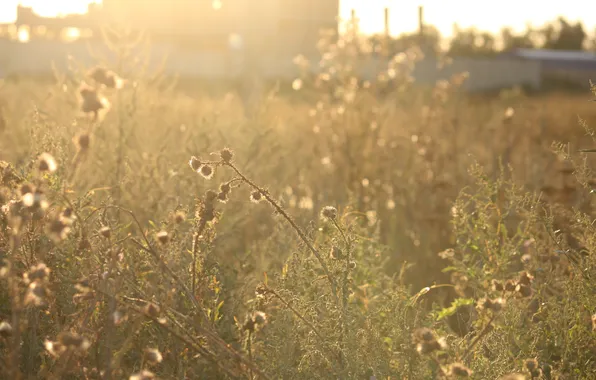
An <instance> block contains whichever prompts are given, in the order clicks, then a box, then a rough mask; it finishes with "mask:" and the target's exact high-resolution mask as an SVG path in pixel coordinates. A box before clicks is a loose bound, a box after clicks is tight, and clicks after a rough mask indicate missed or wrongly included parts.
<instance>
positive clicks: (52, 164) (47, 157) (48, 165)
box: [37, 153, 58, 173]
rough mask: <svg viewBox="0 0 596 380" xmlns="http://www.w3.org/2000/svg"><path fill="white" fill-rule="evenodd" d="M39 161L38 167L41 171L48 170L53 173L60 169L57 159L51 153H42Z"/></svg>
mask: <svg viewBox="0 0 596 380" xmlns="http://www.w3.org/2000/svg"><path fill="white" fill-rule="evenodd" d="M37 161H38V169H39V171H40V172H48V173H53V172H55V171H56V169H58V164H56V160H55V159H54V157H52V155H51V154H49V153H42V154H41V155H40V156H39V158H38V159H37Z"/></svg>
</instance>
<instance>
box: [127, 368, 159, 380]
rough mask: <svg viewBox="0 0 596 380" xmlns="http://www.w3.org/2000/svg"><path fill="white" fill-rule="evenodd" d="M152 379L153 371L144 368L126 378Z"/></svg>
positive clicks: (131, 379)
mask: <svg viewBox="0 0 596 380" xmlns="http://www.w3.org/2000/svg"><path fill="white" fill-rule="evenodd" d="M153 379H155V375H154V374H153V372H151V371H148V370H146V369H144V370H142V371H141V372H137V373H135V374H134V375H131V376H130V377H129V378H128V380H153Z"/></svg>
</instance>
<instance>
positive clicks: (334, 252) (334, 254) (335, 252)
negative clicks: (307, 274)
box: [329, 245, 344, 260]
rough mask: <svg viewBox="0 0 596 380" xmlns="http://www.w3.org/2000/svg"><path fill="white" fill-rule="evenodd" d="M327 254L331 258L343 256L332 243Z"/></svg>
mask: <svg viewBox="0 0 596 380" xmlns="http://www.w3.org/2000/svg"><path fill="white" fill-rule="evenodd" d="M329 256H330V257H331V258H332V259H336V260H340V259H342V258H343V257H344V254H343V252H342V250H341V249H340V248H339V247H337V246H335V245H334V246H333V247H331V252H330V253H329Z"/></svg>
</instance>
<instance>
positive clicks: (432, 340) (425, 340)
mask: <svg viewBox="0 0 596 380" xmlns="http://www.w3.org/2000/svg"><path fill="white" fill-rule="evenodd" d="M412 340H413V342H414V344H416V351H418V353H419V354H421V355H425V354H430V353H432V352H434V351H438V350H443V349H445V348H446V346H447V345H446V342H445V339H444V338H437V336H436V335H435V333H434V332H433V331H432V330H431V329H429V328H426V327H423V328H419V329H416V330H414V333H413V334H412Z"/></svg>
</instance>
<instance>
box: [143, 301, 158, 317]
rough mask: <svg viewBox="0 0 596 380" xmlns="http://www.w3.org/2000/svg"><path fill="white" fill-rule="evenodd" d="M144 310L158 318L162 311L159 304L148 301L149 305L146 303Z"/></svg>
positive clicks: (148, 314)
mask: <svg viewBox="0 0 596 380" xmlns="http://www.w3.org/2000/svg"><path fill="white" fill-rule="evenodd" d="M143 311H144V312H145V314H146V315H147V316H149V317H151V318H158V317H159V313H160V312H161V310H160V309H159V306H157V305H156V304H154V303H148V304H147V305H145V307H144V308H143Z"/></svg>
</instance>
